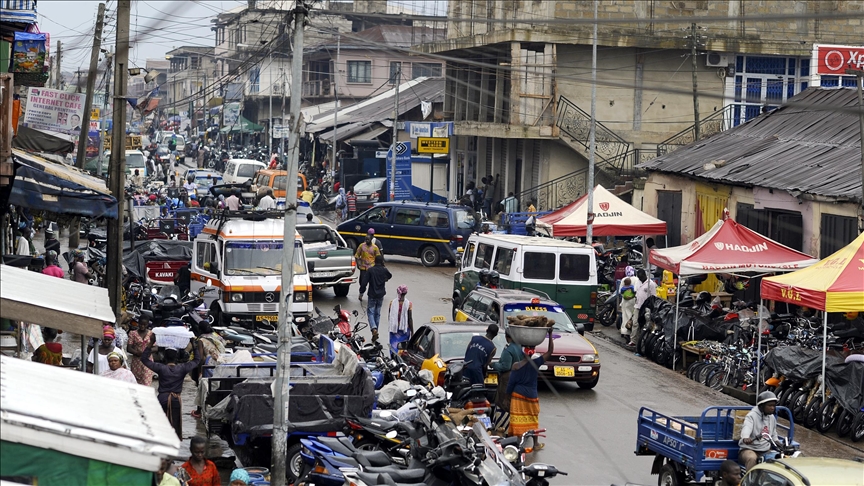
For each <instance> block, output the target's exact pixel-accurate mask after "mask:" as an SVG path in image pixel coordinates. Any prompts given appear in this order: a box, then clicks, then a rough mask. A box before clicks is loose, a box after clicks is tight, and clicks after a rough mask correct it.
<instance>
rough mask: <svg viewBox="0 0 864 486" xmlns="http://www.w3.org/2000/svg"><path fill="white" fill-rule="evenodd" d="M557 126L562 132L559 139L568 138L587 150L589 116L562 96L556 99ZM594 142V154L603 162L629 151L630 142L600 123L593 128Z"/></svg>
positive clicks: (589, 129)
mask: <svg viewBox="0 0 864 486" xmlns="http://www.w3.org/2000/svg"><path fill="white" fill-rule="evenodd" d="M557 125H558V128H559V129H560V130H561V132H562V133H561V135H562V137H561V138H564V137H565V136H566V137H569V138H570V140H571V141H573V142H577V143H579V144H580V145H582V146H583V147H585V149H586V150H587V149H588V146H589V143H588V142H589V134H590V131H591V115H590V114H588V113H587V112H585V110H583V109H582V108H579V107H578V106H576V105H575V104H574V103H573V102H572V101H570V100H568V99H567V98H565V97H563V96H561V97H559V99H558V120H557ZM594 141H595V146H596V147H595V151H594V153H595V154H596V155H597V157H599V158H600V159H602V160H604V161H605V160H609V159H613V158H615V157H618V156H620V155H621V154H623V153H625V152H627V151H628V150H630V142H627V141H626V140H624V139H623V138H621V137H619V136H618V135H617V134H616V133H615V132H613V131H612V130H611V129H609V128H608V127H607V126H605V125H603V124H602V123H600V122H597V124H596V127H595V133H594Z"/></svg>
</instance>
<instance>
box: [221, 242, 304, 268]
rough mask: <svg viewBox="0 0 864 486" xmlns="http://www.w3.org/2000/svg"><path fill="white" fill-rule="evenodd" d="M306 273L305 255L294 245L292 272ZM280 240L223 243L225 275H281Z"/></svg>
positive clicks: (298, 246)
mask: <svg viewBox="0 0 864 486" xmlns="http://www.w3.org/2000/svg"><path fill="white" fill-rule="evenodd" d="M305 273H306V257H305V255H303V251H302V247H301V246H300V245H299V244H298V245H295V251H294V274H295V275H302V274H305ZM281 274H282V242H281V241H229V242H227V243H225V275H258V276H268V275H281Z"/></svg>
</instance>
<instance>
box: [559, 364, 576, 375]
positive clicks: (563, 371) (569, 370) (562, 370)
mask: <svg viewBox="0 0 864 486" xmlns="http://www.w3.org/2000/svg"><path fill="white" fill-rule="evenodd" d="M555 376H575V373H574V372H573V367H572V366H556V367H555Z"/></svg>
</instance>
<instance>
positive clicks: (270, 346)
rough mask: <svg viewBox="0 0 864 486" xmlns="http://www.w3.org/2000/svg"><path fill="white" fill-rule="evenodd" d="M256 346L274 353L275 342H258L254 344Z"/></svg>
mask: <svg viewBox="0 0 864 486" xmlns="http://www.w3.org/2000/svg"><path fill="white" fill-rule="evenodd" d="M256 346H258V347H259V348H261V349H263V350H264V351H267V352H268V353H275V352H276V345H275V344H270V343H258V344H256Z"/></svg>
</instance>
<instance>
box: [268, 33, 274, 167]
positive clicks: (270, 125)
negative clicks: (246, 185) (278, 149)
mask: <svg viewBox="0 0 864 486" xmlns="http://www.w3.org/2000/svg"><path fill="white" fill-rule="evenodd" d="M268 71H270V115H269V118H268V119H267V130H269V131H270V136H268V137H267V163H268V164H269V163H270V159H271V157H273V51H272V50H271V51H270V69H268Z"/></svg>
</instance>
